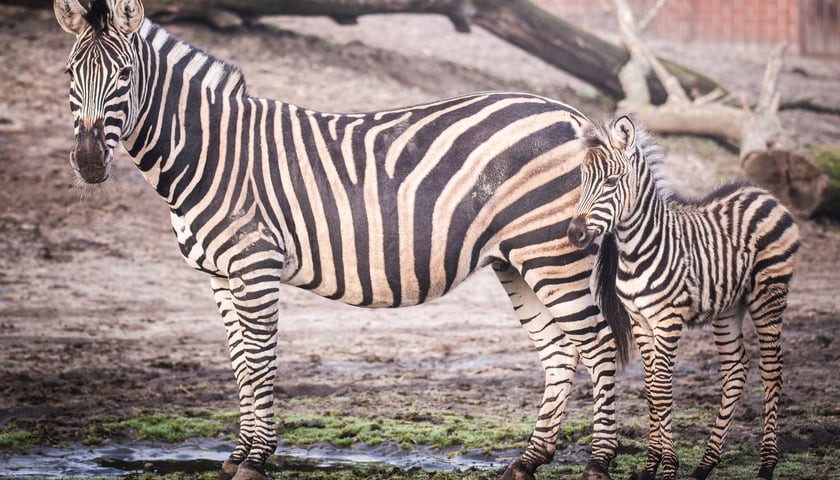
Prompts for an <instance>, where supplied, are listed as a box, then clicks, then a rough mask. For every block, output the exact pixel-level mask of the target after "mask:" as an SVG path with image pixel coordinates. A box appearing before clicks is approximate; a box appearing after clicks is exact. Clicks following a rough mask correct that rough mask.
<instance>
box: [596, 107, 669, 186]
mask: <svg viewBox="0 0 840 480" xmlns="http://www.w3.org/2000/svg"><path fill="white" fill-rule="evenodd" d="M612 124H613V121H612V120H610V121H605V122H598V123H593V124H591V125H590V126H589V127H588V128H587V129H586V130H585V131H584V136H583V138H584V145H585V146H586V148H587V153H586V158H587V161H592V160H593V159H594V158H596V157H599V156H600V157H606V158H607V159H609V158H614V157H615V156H616V155H624V157H625V160H626V161H627V162H629V163H630V164H631V165H635V164H634V162H636V161H643V162H645V163H647V167H648V168H649V169H650V173H651V177H653V182H654V186H655V187H656V191H657V193H658V194H659V196H660V197H661V198H663V199H665V200H670V199H673V198H676V197H677V194H676V192H675V191H674V189H673V187H672V186H671V185H670V184H669V183H668V181H667V180H666V179H665V163H664V160H665V154H664V152H663V151H662V147H660V146H659V144H658V143H656V141H655V140H654V138H653V136H652V135H651V134H650V133H649V132H648V131H647V129H646V128H645V127H644V126H643V125H641V124H639V123H638V122H637V121H636V120H635V119H634V120H633V126H634V129H635V139H634V140H633V144H632V145H629V146H628V147H627V148H626V149H625V151H624V152H620V151H619V150H618V149H617V148H616V147H615V146H614V145H613V143H612V141H611V139H610V137H611V136H610V132H611V131H612Z"/></svg>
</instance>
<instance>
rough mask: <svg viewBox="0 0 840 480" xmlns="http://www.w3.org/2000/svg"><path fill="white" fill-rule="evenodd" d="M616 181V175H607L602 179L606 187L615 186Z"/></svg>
mask: <svg viewBox="0 0 840 480" xmlns="http://www.w3.org/2000/svg"><path fill="white" fill-rule="evenodd" d="M617 183H618V177H607V179H606V180H604V186H607V187H614V186H616V184H617Z"/></svg>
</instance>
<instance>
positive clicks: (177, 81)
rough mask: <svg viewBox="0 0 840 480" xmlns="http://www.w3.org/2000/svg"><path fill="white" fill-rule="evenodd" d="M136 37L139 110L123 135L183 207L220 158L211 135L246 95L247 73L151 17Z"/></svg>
mask: <svg viewBox="0 0 840 480" xmlns="http://www.w3.org/2000/svg"><path fill="white" fill-rule="evenodd" d="M138 33H139V34H138V35H137V37H136V46H137V58H138V63H139V79H140V80H139V82H140V84H139V85H138V105H137V107H138V115H137V120H136V124H135V125H134V128H133V129H132V131H131V132H130V133H129V134H128V135H127V136H126V137H125V138H124V139H123V140H124V145H125V147H126V150H128V153H129V154H130V155H131V157H132V158H133V159H134V162H135V164H136V165H137V167H138V168H139V169H140V170H141V172H143V175H144V176H145V177H146V180H147V181H148V182H149V184H150V185H152V187H154V188H155V190H157V192H158V194H160V195H161V196H162V197H163V198H164V199H166V201H167V202H168V203H169V205H170V207H172V208H173V209H176V210H177V209H178V208H179V207H180V206H181V204H182V203H183V201H184V199H185V198H186V197H187V196H188V195H189V194H190V193H191V191H192V190H193V189H194V188H195V186H196V184H197V183H200V182H196V177H197V176H200V174H201V172H200V171H199V170H200V165H201V164H203V163H207V162H211V163H214V164H215V163H216V162H219V161H220V159H221V156H220V155H218V151H217V150H216V153H215V154H214V153H213V152H214V149H213V148H211V144H212V143H213V142H218V141H219V139H218V138H216V139H211V138H208V136H207V135H206V133H207V127H208V125H209V124H210V123H211V122H219V121H220V117H221V116H222V115H224V106H225V105H226V104H228V103H229V100H230V99H233V98H235V97H243V96H245V82H244V77H243V75H242V72H241V71H240V70H239V69H237V68H236V67H233V66H232V65H229V64H227V63H225V62H222V61H221V60H218V59H216V58H214V57H212V56H211V55H209V54H207V53H205V52H203V51H201V50H200V49H198V48H196V47H194V46H192V45H190V44H188V43H187V42H184V41H182V40H180V39H178V38H177V37H175V36H173V35H171V34H169V33H168V32H166V31H165V30H164V29H163V28H161V27H159V26H158V25H155V24H154V23H152V22H151V21H149V20H148V19H146V20H144V22H143V25H142V26H141V28H140V31H139V32H138Z"/></svg>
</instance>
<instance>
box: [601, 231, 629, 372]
mask: <svg viewBox="0 0 840 480" xmlns="http://www.w3.org/2000/svg"><path fill="white" fill-rule="evenodd" d="M617 271H618V244H617V243H616V240H615V236H614V235H613V234H612V233H608V234H606V235H604V239H603V241H602V242H601V248H600V249H599V251H598V259H597V260H596V265H595V278H596V281H595V285H594V287H595V292H594V295H595V303H596V304H597V305H598V308H600V309H601V313H602V314H603V315H604V318H605V319H606V321H607V325H609V326H610V329H611V330H612V332H613V337H614V338H615V346H616V358H617V360H618V366H619V367H624V366H625V365H627V362H628V360H629V357H630V348H631V345H635V343H636V340H635V338H633V329H632V327H631V325H630V315H628V313H627V310H626V309H625V308H624V305H622V303H621V300H619V298H618V292H617V291H616V288H615V278H616V273H617Z"/></svg>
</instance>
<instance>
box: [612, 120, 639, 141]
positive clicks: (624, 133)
mask: <svg viewBox="0 0 840 480" xmlns="http://www.w3.org/2000/svg"><path fill="white" fill-rule="evenodd" d="M610 140H611V141H612V143H613V145H615V146H616V147H618V148H620V149H621V150H626V149H627V148H628V147H630V146H631V145H633V142H635V141H636V126H635V125H633V121H632V120H630V117H628V116H627V115H622V116H621V117H619V118H618V119H616V121H614V122H613V124H612V130H611V131H610Z"/></svg>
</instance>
